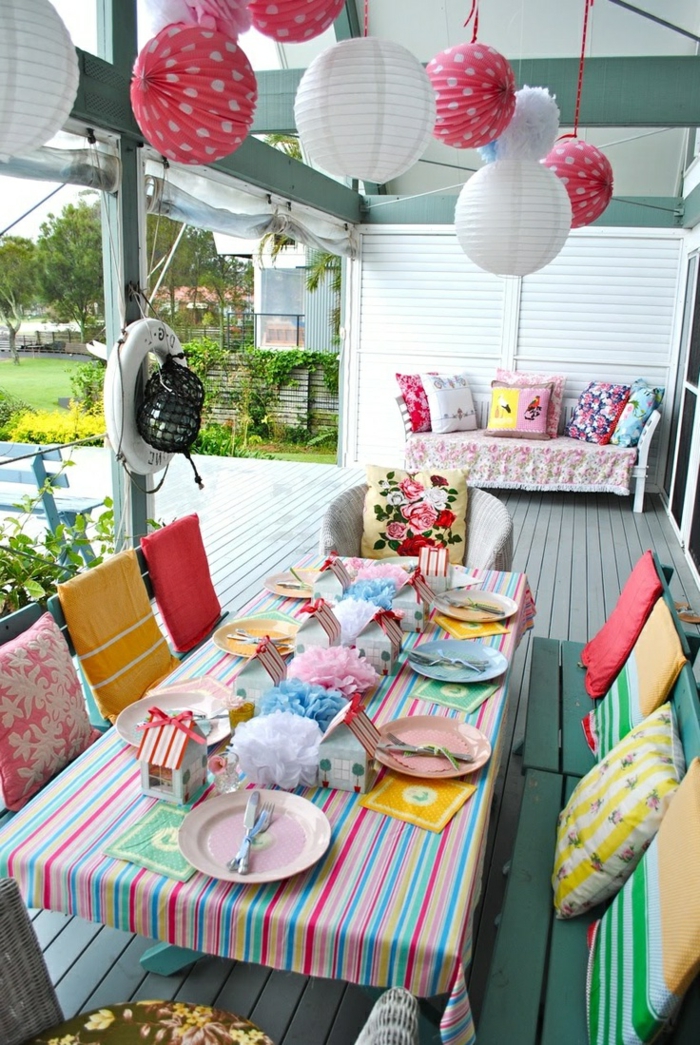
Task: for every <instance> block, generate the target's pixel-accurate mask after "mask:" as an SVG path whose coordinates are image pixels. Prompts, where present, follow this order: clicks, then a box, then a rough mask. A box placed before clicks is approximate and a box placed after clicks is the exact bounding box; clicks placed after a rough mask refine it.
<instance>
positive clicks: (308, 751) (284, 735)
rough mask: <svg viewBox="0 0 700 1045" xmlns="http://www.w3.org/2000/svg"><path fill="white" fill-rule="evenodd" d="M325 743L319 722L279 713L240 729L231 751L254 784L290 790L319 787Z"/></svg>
mask: <svg viewBox="0 0 700 1045" xmlns="http://www.w3.org/2000/svg"><path fill="white" fill-rule="evenodd" d="M321 739H322V737H321V730H320V728H319V726H318V723H317V722H314V721H313V720H312V719H310V718H300V716H299V715H292V714H290V712H288V711H275V712H273V714H271V715H258V716H257V717H256V718H251V719H250V720H249V721H248V722H242V723H241V724H240V725H239V726H237V727H236V732H235V733H234V736H233V740H232V742H231V750H232V751H235V753H236V754H237V755H238V759H239V764H240V767H241V769H242V770H243V772H244V773H245V774H246V776H247V777H249V778H250V779H251V780H252V781H253V782H254V783H256V784H263V785H264V786H265V787H269V786H271V785H272V784H276V785H277V786H278V787H283V788H286V789H287V790H289V789H291V788H293V787H298V786H299V785H300V784H303V785H304V786H305V787H313V785H314V784H315V783H316V773H317V770H318V757H319V755H318V752H319V747H320V744H321Z"/></svg>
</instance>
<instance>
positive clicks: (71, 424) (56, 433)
mask: <svg viewBox="0 0 700 1045" xmlns="http://www.w3.org/2000/svg"><path fill="white" fill-rule="evenodd" d="M104 432H105V421H104V417H102V416H101V415H100V416H97V415H96V414H87V413H85V412H84V411H83V410H81V408H80V407H79V406H77V405H74V406H72V407H71V409H70V410H67V411H66V410H37V411H36V412H30V411H24V412H22V413H19V414H15V415H13V416H12V418H11V419H10V421H9V422H8V424H7V425H6V427H5V433H6V436H7V439H8V440H9V441H10V442H14V443H72V442H76V441H77V440H83V439H90V440H91V441H92V442H93V443H95V444H99V443H100V442H101V441H102V438H103V436H104Z"/></svg>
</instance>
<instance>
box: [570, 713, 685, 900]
mask: <svg viewBox="0 0 700 1045" xmlns="http://www.w3.org/2000/svg"><path fill="white" fill-rule="evenodd" d="M684 773H685V759H684V757H683V748H682V746H681V743H680V740H679V738H678V732H677V729H676V722H675V715H674V712H673V707H672V705H671V704H662V705H661V707H660V708H658V709H657V710H656V711H654V712H653V713H652V714H651V715H649V717H648V718H645V719H644V721H643V722H642V723H641V724H640V725H639V726H637V727H636V729H633V730H632V731H631V732H630V733H628V734H627V736H626V737H624V739H623V740H621V741H620V743H619V744H617V745H616V747H614V748H613V750H612V751H611V752H610V754H609V755H608V756H607V758H605V759H604V761H602V762H599V763H598V765H596V766H594V767H593V769H591V771H590V772H589V773H587V774H586V776H585V777H584V778H583V780H581V781H579V783H578V784H577V785H576V789H575V790H574V792H573V794H572V795H571V798H570V799H569V801H568V802H567V804H566V807H565V808H564V809H563V810H562V812H561V813H560V814H559V824H558V828H557V845H556V853H555V858H554V872H553V874H552V888H553V889H554V907H555V909H556V912H557V917H558V918H572V917H573V916H574V915H577V914H581V913H582V912H583V911H587V910H588V909H589V907H595V905H596V904H599V903H602V901H603V900H607V898H608V897H609V896H613V895H614V894H615V893H616V892H617V891H618V889H620V888H621V886H622V884H623V882H624V881H625V880H626V879H627V878H629V876H630V875H631V874H632V871H633V870H634V868H635V867H636V866H637V864H638V863H639V861H640V860H641V858H642V854H643V853H644V852H645V850H646V849H647V848H648V847H649V843H650V842H651V839H652V838H653V837H654V835H655V834H656V832H657V831H658V829H659V824H660V823H661V818H662V817H663V815H664V813H665V812H666V808H667V806H668V804H669V802H670V801H671V797H672V795H673V793H674V791H675V790H676V788H677V787H678V785H679V783H680V782H681V779H682V778H683V774H684Z"/></svg>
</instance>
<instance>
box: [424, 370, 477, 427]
mask: <svg viewBox="0 0 700 1045" xmlns="http://www.w3.org/2000/svg"><path fill="white" fill-rule="evenodd" d="M420 377H421V381H422V382H423V387H424V388H425V394H426V395H427V397H428V405H429V406H430V427H431V428H432V430H433V431H434V432H440V433H445V432H473V431H475V430H476V427H477V425H476V410H475V409H474V400H473V399H472V393H471V389H470V387H469V382H468V380H467V375H466V374H421V375H420Z"/></svg>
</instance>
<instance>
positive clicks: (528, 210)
mask: <svg viewBox="0 0 700 1045" xmlns="http://www.w3.org/2000/svg"><path fill="white" fill-rule="evenodd" d="M570 228H571V203H570V202H569V197H568V195H567V192H566V188H565V187H564V185H563V184H562V182H561V181H560V180H559V178H557V176H556V174H553V173H552V172H551V171H550V170H548V169H547V168H546V167H544V166H543V165H542V164H541V163H538V162H537V161H536V160H496V161H495V162H494V163H489V164H487V165H486V166H485V167H482V168H481V170H479V171H477V172H476V174H473V175H472V177H471V178H470V179H469V181H468V182H467V183H466V185H465V186H464V188H463V189H462V191H461V193H460V194H459V199H458V200H457V207H456V209H455V232H456V233H457V239H458V240H459V242H460V245H461V247H462V250H463V251H464V253H465V254H466V255H467V257H469V258H471V260H472V261H473V262H474V264H475V265H478V266H479V268H482V269H485V270H486V271H487V272H494V273H495V274H496V275H498V276H526V275H527V274H528V273H529V272H537V270H538V269H541V268H543V267H544V266H545V265H547V264H548V263H549V262H550V261H551V260H552V258H555V257H556V256H557V254H558V253H559V251H560V250H561V248H562V247H563V246H564V243H565V242H566V237H567V236H568V234H569V229H570Z"/></svg>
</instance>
